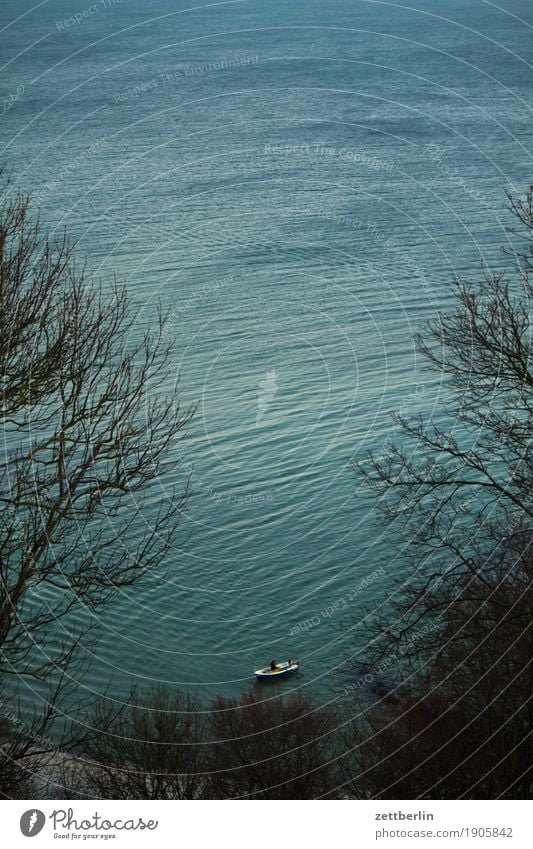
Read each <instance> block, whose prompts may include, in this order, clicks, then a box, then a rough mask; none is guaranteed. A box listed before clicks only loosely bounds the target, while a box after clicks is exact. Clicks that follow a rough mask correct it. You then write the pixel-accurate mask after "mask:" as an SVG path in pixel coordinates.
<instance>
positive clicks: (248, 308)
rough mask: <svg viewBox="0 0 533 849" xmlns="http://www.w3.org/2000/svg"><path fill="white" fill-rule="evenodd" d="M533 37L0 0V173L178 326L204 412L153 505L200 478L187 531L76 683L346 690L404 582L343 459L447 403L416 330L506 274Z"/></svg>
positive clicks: (459, 11)
mask: <svg viewBox="0 0 533 849" xmlns="http://www.w3.org/2000/svg"><path fill="white" fill-rule="evenodd" d="M415 6H416V8H415ZM532 25H533V7H532V5H531V2H530V0H501V2H500V3H499V4H494V3H490V2H482V0H470V2H464V0H417V1H416V2H414V3H412V4H411V5H409V4H408V3H407V2H406V3H392V2H391V3H388V2H377V1H375V0H371V1H370V0H328V2H317V0H268V2H265V0H235V2H220V3H214V4H205V5H199V6H197V7H195V8H191V3H190V2H186V3H185V2H183V0H176V2H171V0H121V2H119V0H95V2H94V3H93V4H91V3H90V2H89V0H68V2H67V0H44V2H41V3H38V4H35V5H34V4H33V3H30V2H28V0H3V2H2V6H1V9H0V27H2V28H3V29H2V33H1V39H2V42H1V44H2V47H1V59H2V65H3V66H4V67H3V71H2V82H1V88H2V96H3V99H4V107H3V110H4V115H3V118H2V127H3V141H2V158H4V159H7V160H8V161H9V162H10V163H12V164H13V165H14V166H15V174H16V180H17V182H18V183H19V184H20V185H21V186H22V187H24V188H26V189H31V190H32V191H33V192H34V195H35V202H36V204H37V206H38V208H39V210H40V212H41V215H42V217H43V219H44V221H45V222H46V224H47V226H48V227H49V229H50V230H52V231H54V232H55V231H60V230H61V229H62V228H63V227H64V226H66V227H67V228H68V231H69V233H70V234H71V236H72V237H74V238H76V239H78V240H79V251H80V253H81V254H82V255H86V256H87V258H88V268H89V270H90V272H91V273H92V274H94V275H95V276H101V277H102V278H103V279H104V280H110V279H111V278H112V275H113V274H116V275H117V276H118V278H119V279H121V280H123V281H125V283H126V285H127V287H128V289H129V290H130V291H131V294H132V297H133V299H134V302H135V305H136V308H137V309H138V310H139V318H138V324H139V326H141V325H142V323H143V322H144V321H145V320H148V319H149V318H150V316H151V315H153V310H154V309H155V306H156V304H157V302H158V300H161V301H162V302H163V304H164V305H166V306H167V307H168V308H169V309H170V310H171V315H170V321H169V325H168V332H169V334H171V335H172V337H173V338H175V342H176V356H175V361H174V364H173V373H172V378H175V377H176V375H178V374H179V375H180V376H181V383H180V386H181V397H182V400H183V402H184V403H185V404H186V403H189V402H191V403H192V402H196V403H198V412H197V415H196V418H195V420H194V423H193V425H192V427H191V430H190V433H189V436H188V438H187V440H186V442H185V443H181V444H179V445H176V446H175V449H174V454H173V456H172V458H171V461H172V462H171V465H170V469H169V474H168V477H167V478H166V479H165V480H162V481H161V489H160V492H159V493H158V496H157V500H160V499H164V498H166V497H168V494H169V492H170V489H171V486H172V485H173V484H176V485H180V483H182V482H183V481H184V479H185V477H186V475H187V473H188V472H190V471H192V472H193V483H194V494H193V496H192V498H191V500H190V502H189V509H188V514H187V517H186V519H185V520H184V523H183V535H182V538H181V540H178V543H179V544H178V545H177V546H176V549H175V550H174V551H172V552H171V553H170V554H169V556H168V558H167V562H166V567H167V573H166V576H165V577H164V578H162V577H161V576H160V575H157V576H156V575H154V576H151V577H150V578H148V579H147V580H146V581H145V582H144V584H143V585H142V586H141V587H136V588H135V589H132V590H130V591H126V592H123V593H122V594H121V595H120V597H119V598H118V599H117V600H116V603H115V604H114V606H113V608H112V609H110V610H108V612H107V614H106V616H105V618H104V619H103V620H102V622H101V628H100V632H101V636H100V643H99V646H98V649H97V653H96V657H95V659H94V662H93V664H92V667H91V670H90V672H89V673H88V675H87V677H86V679H85V680H84V682H83V683H84V686H87V687H89V688H92V689H94V690H99V689H102V688H103V687H104V686H105V685H106V684H107V683H108V682H109V681H110V680H112V682H113V683H112V687H113V688H114V691H115V692H116V693H117V694H120V693H122V692H124V691H126V690H127V688H128V686H129V682H130V680H131V678H132V677H135V678H136V679H137V681H138V682H140V683H143V682H144V683H149V682H155V681H157V682H171V683H174V684H180V685H186V686H194V687H197V688H198V690H199V691H200V693H201V695H203V696H206V697H207V696H211V695H212V694H213V693H214V692H216V691H224V692H227V693H233V694H234V693H236V692H238V691H239V690H241V689H242V688H243V687H244V686H245V685H246V684H247V683H249V682H250V673H251V671H252V670H253V669H254V667H255V666H256V665H257V664H263V663H267V662H269V661H270V659H271V658H272V657H273V656H278V657H281V658H284V657H287V656H292V657H299V658H300V660H301V661H302V665H303V673H304V677H302V679H301V683H302V684H303V685H305V686H306V687H309V688H310V689H311V690H313V691H316V692H320V693H323V694H324V695H327V694H328V693H329V692H331V691H332V690H333V689H334V687H335V683H336V682H337V677H338V676H335V674H334V673H333V672H332V668H333V667H334V666H335V665H336V664H338V663H339V662H341V661H342V659H343V656H344V653H345V652H352V653H353V652H354V651H356V650H357V645H358V630H360V628H359V625H358V623H359V622H360V618H361V615H362V610H363V609H364V608H365V607H368V608H370V609H372V608H373V607H375V606H376V605H379V604H382V603H385V602H386V598H387V595H388V593H390V592H392V591H393V589H394V586H395V585H394V582H395V580H396V579H397V578H401V575H402V569H403V568H404V567H403V563H402V559H401V556H400V554H401V552H400V548H399V546H398V544H397V542H396V541H395V540H394V536H393V534H392V533H391V530H390V529H386V530H384V529H383V528H380V527H378V526H377V525H376V524H375V515H374V514H373V512H372V504H371V501H370V499H369V497H368V494H367V493H365V492H364V491H363V490H362V489H361V488H360V487H359V486H358V485H357V483H356V481H355V479H354V476H353V474H352V472H351V470H350V464H351V462H352V461H353V460H354V459H358V458H360V457H362V456H363V455H364V453H365V451H366V450H367V449H369V448H374V449H376V450H381V449H384V448H385V447H386V445H387V441H388V440H389V439H391V438H394V430H393V426H392V424H391V419H390V416H391V413H392V412H394V411H398V410H402V411H403V412H404V413H406V414H411V413H416V412H419V411H421V412H423V413H425V414H427V415H431V413H432V411H433V410H439V409H440V408H441V406H442V404H443V390H442V387H441V386H440V382H439V380H438V379H435V378H434V377H433V378H432V379H430V378H429V377H428V375H427V374H425V373H424V372H423V371H422V370H421V363H420V362H419V359H418V358H417V356H416V355H415V351H414V348H413V342H412V334H413V332H414V330H415V329H416V328H417V327H418V325H419V324H420V322H421V321H423V320H424V319H426V318H428V317H429V316H431V315H434V314H435V313H436V311H437V310H438V309H439V308H443V307H445V306H446V305H447V304H449V302H450V297H451V291H452V287H451V280H452V278H453V277H454V276H457V275H460V276H464V277H468V278H470V279H475V278H476V277H478V276H479V274H480V269H481V266H482V263H483V262H487V263H489V264H495V265H497V266H498V265H501V263H502V262H503V260H502V256H501V254H500V253H499V249H498V248H499V245H500V244H501V243H502V242H503V241H504V240H505V238H506V236H505V232H504V226H505V223H506V221H507V218H506V213H505V211H504V202H505V194H504V193H505V190H506V189H511V190H514V191H516V192H520V191H522V190H523V189H524V187H525V186H526V184H527V182H528V181H529V180H530V177H531V173H530V168H529V162H530V154H531V149H530V140H531V134H530V130H531V105H532V96H531V93H532V88H531V66H530V65H529V64H528V60H529V61H531V55H532V52H533V51H532V49H531V44H532V41H531V36H532ZM182 458H184V459H182ZM180 459H181V463H180ZM156 507H157V505H156V504H153V505H148V506H147V508H146V509H145V511H144V516H143V518H144V520H146V521H148V522H149V521H150V515H151V511H153V510H154V509H156ZM365 579H366V582H365ZM341 622H345V623H350V624H351V625H352V626H353V630H352V633H351V635H348V636H347V635H345V634H343V633H342V632H341V631H340V630H339V626H340V624H341ZM363 656H364V652H363V653H362V654H361V655H360V658H362V657H363Z"/></svg>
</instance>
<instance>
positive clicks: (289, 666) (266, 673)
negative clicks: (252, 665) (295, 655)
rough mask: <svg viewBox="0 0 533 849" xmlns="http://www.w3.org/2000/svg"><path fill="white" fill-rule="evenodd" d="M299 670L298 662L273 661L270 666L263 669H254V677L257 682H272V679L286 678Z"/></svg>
mask: <svg viewBox="0 0 533 849" xmlns="http://www.w3.org/2000/svg"><path fill="white" fill-rule="evenodd" d="M299 669H300V662H299V661H298V660H285V661H280V660H273V661H272V663H271V664H270V666H266V667H265V668H264V669H256V670H255V677H256V678H257V680H258V681H272V679H273V678H286V677H287V676H288V675H294V673H295V672H298V670H299Z"/></svg>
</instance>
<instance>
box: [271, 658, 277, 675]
mask: <svg viewBox="0 0 533 849" xmlns="http://www.w3.org/2000/svg"><path fill="white" fill-rule="evenodd" d="M278 665H279V660H271V661H270V670H271V672H275V671H276V669H277V668H278Z"/></svg>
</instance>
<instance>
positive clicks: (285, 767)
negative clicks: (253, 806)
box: [209, 691, 336, 799]
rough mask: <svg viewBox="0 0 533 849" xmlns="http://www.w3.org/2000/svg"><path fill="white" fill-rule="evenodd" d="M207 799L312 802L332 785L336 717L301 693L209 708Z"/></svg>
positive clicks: (219, 701)
mask: <svg viewBox="0 0 533 849" xmlns="http://www.w3.org/2000/svg"><path fill="white" fill-rule="evenodd" d="M211 722H212V729H213V732H212V733H213V740H214V743H213V744H212V746H211V747H210V786H209V794H210V798H222V799H232V798H255V799H316V798H318V797H320V796H323V795H327V794H328V793H330V791H331V790H332V789H333V788H334V786H335V779H334V775H333V766H332V762H333V761H334V751H335V743H334V740H335V729H336V715H335V712H334V710H333V709H332V708H331V707H330V706H327V705H326V706H318V705H316V703H315V702H314V701H313V700H312V699H311V698H309V697H308V696H305V695H303V694H302V693H301V692H300V691H297V692H295V693H291V694H288V695H286V696H277V697H274V698H273V697H272V696H269V695H267V694H263V695H260V694H258V693H253V692H251V693H247V694H246V695H245V696H244V697H243V698H242V699H241V700H240V702H237V701H236V700H234V699H225V698H223V697H219V698H218V699H216V701H215V703H214V705H213V711H212V719H211Z"/></svg>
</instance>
